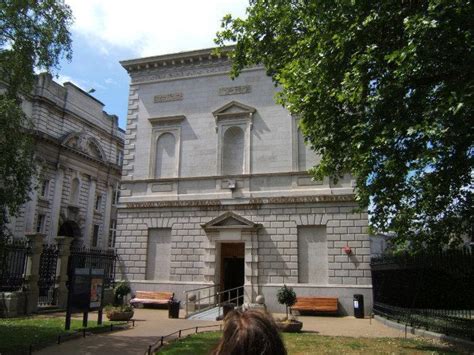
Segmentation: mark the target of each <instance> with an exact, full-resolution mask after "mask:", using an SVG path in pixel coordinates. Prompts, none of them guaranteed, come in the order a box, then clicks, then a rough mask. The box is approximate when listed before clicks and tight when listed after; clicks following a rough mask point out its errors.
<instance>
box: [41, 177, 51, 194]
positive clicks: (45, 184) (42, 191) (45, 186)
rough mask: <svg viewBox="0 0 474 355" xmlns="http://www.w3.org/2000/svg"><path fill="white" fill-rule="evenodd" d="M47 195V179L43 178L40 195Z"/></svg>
mask: <svg viewBox="0 0 474 355" xmlns="http://www.w3.org/2000/svg"><path fill="white" fill-rule="evenodd" d="M48 195H49V180H47V179H45V180H43V181H42V183H41V197H44V198H48Z"/></svg>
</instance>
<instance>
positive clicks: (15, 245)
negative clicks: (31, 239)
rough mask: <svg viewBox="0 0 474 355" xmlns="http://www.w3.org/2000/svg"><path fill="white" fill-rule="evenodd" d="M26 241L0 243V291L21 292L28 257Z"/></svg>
mask: <svg viewBox="0 0 474 355" xmlns="http://www.w3.org/2000/svg"><path fill="white" fill-rule="evenodd" d="M30 252H31V248H30V246H29V243H28V240H26V239H8V240H4V241H1V242H0V291H3V292H11V291H18V290H21V289H22V287H23V283H24V277H25V272H26V264H27V261H28V255H29V253H30Z"/></svg>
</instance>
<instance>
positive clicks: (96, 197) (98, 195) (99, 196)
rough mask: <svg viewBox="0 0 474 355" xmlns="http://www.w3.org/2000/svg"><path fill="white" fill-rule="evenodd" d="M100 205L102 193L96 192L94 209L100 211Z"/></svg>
mask: <svg viewBox="0 0 474 355" xmlns="http://www.w3.org/2000/svg"><path fill="white" fill-rule="evenodd" d="M101 207H102V195H101V194H97V195H96V196H95V210H96V211H100V208H101Z"/></svg>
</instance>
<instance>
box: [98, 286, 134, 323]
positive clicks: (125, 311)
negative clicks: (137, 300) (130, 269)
mask: <svg viewBox="0 0 474 355" xmlns="http://www.w3.org/2000/svg"><path fill="white" fill-rule="evenodd" d="M131 291H132V289H131V288H130V285H129V284H128V283H127V282H126V281H121V282H119V283H118V284H117V286H115V288H114V304H113V305H107V306H106V307H105V308H104V311H105V314H106V315H107V318H108V319H109V320H113V321H129V320H130V319H131V318H132V317H133V314H134V312H133V308H132V306H130V305H124V304H123V303H124V302H123V299H124V298H125V296H127V295H128V294H129V293H130V292H131Z"/></svg>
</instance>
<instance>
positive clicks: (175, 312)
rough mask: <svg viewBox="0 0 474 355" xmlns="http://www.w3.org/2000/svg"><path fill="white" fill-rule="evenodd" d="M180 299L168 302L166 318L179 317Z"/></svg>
mask: <svg viewBox="0 0 474 355" xmlns="http://www.w3.org/2000/svg"><path fill="white" fill-rule="evenodd" d="M179 304H180V301H170V302H168V318H179Z"/></svg>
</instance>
